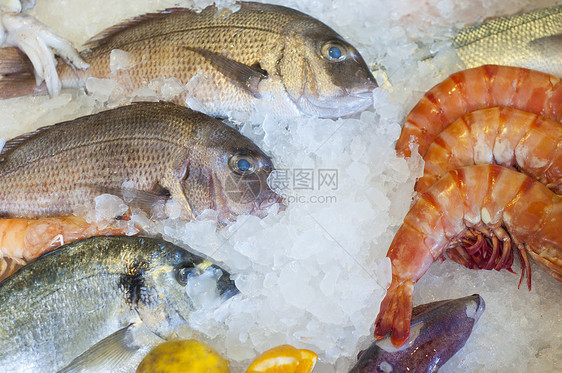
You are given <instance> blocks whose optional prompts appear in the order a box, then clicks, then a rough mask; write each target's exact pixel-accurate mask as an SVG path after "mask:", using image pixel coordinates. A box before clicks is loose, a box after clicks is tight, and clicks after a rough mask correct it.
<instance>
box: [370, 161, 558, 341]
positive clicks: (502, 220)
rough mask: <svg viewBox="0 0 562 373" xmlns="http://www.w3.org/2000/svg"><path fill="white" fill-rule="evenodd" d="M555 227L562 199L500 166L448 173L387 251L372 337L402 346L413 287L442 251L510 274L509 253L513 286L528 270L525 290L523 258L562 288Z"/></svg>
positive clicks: (416, 207)
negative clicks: (385, 280) (517, 264)
mask: <svg viewBox="0 0 562 373" xmlns="http://www.w3.org/2000/svg"><path fill="white" fill-rule="evenodd" d="M561 221H562V196H559V195H556V194H554V193H553V192H552V191H550V190H549V189H548V188H547V187H546V186H544V185H543V184H541V183H540V182H538V181H536V180H534V179H532V178H530V177H528V176H526V175H524V174H522V173H520V172H517V171H513V170H510V169H508V168H505V167H502V166H498V165H478V166H468V167H463V168H459V169H456V170H454V171H450V172H448V173H447V174H445V175H444V176H443V177H442V178H441V179H439V181H437V182H436V183H435V184H433V185H432V186H431V187H430V188H429V189H427V190H426V191H425V192H424V193H422V194H421V195H420V197H419V198H418V200H417V201H416V203H415V204H414V205H413V206H412V208H411V209H410V211H409V212H408V214H407V215H406V217H405V218H404V224H403V225H402V226H401V227H400V229H399V230H398V232H397V233H396V236H395V237H394V240H393V241H392V243H391V245H390V248H389V250H388V253H387V257H389V258H390V260H391V262H392V282H391V284H390V287H389V288H388V290H387V293H386V296H385V298H384V299H383V301H382V303H381V306H380V312H379V315H378V316H377V320H376V322H375V337H376V338H377V339H380V338H383V337H384V336H385V335H386V334H387V333H389V332H392V338H391V340H392V343H393V344H394V345H395V346H400V345H402V344H404V342H405V341H406V340H407V339H408V337H409V333H410V319H411V315H412V294H413V287H414V283H415V282H417V281H418V280H419V279H420V278H421V277H422V276H423V275H424V274H425V272H426V271H427V270H428V269H429V267H430V266H431V264H432V263H433V262H434V261H435V260H437V259H441V258H443V257H442V254H443V253H444V252H445V250H447V249H451V248H455V249H456V250H457V251H458V252H461V253H463V255H465V258H464V259H465V260H471V256H475V257H476V259H474V260H479V261H481V262H484V263H483V268H487V269H496V270H500V269H502V268H508V269H509V268H510V267H511V263H512V262H513V250H512V249H511V248H512V247H514V248H516V249H518V250H517V252H518V253H519V258H520V261H521V268H522V273H521V279H520V280H519V284H521V281H522V279H523V277H524V274H525V271H526V272H527V283H528V286H529V289H530V288H531V272H530V269H531V267H530V264H529V261H528V258H527V253H529V255H530V256H531V257H532V258H534V259H535V260H537V262H538V263H539V264H541V265H542V266H544V267H545V268H546V269H547V270H548V271H549V272H550V274H551V275H552V276H553V277H554V278H556V279H557V280H558V281H562V230H561V229H560V222H561ZM474 240H476V242H474ZM482 241H485V242H491V246H492V248H490V247H489V245H488V246H486V245H484V244H482ZM483 251H486V252H483Z"/></svg>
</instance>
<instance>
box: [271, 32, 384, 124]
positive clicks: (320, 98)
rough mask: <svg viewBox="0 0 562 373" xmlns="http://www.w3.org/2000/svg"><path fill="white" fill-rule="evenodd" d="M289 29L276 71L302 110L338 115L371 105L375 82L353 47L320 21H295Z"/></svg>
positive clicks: (352, 112)
mask: <svg viewBox="0 0 562 373" xmlns="http://www.w3.org/2000/svg"><path fill="white" fill-rule="evenodd" d="M289 29H290V31H287V32H288V33H289V34H290V35H291V36H290V37H287V38H286V42H285V43H286V44H285V48H284V52H283V56H282V59H281V61H280V62H279V73H280V76H281V79H282V80H283V85H284V87H285V90H286V91H287V93H288V94H289V96H290V98H291V100H292V101H293V102H294V103H295V105H296V106H297V107H298V108H299V110H300V111H301V112H302V113H304V114H306V115H309V116H312V117H320V118H339V117H345V116H350V115H353V114H355V113H358V112H360V111H362V110H364V109H366V108H368V107H370V106H371V105H372V104H373V90H374V89H375V88H376V87H378V85H377V82H376V80H375V78H374V77H373V74H372V73H371V71H370V70H369V68H368V66H367V64H366V63H365V60H364V59H363V57H362V56H361V54H360V53H359V52H358V51H357V49H355V47H353V46H352V45H351V44H349V43H348V42H347V41H345V40H344V39H343V38H342V37H341V36H339V35H338V34H337V33H336V32H335V31H333V30H332V29H330V28H329V27H328V26H326V25H324V24H323V23H321V22H318V23H312V24H310V22H297V23H296V24H293V25H292V26H290V27H289Z"/></svg>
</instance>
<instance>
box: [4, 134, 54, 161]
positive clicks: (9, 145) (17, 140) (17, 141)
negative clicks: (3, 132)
mask: <svg viewBox="0 0 562 373" xmlns="http://www.w3.org/2000/svg"><path fill="white" fill-rule="evenodd" d="M51 127H52V126H44V127H40V128H37V129H36V130H35V131H33V132H29V133H24V134H23V135H19V136H17V137H14V138H13V139H10V140H8V141H6V143H5V144H4V147H3V148H2V151H0V162H1V161H3V160H4V157H5V156H6V154H8V153H9V152H10V151H12V150H13V149H15V148H17V147H18V146H20V145H21V144H23V143H24V142H26V141H27V140H29V139H31V138H33V137H35V136H37V135H38V134H40V133H42V132H43V131H46V130H47V129H49V128H51Z"/></svg>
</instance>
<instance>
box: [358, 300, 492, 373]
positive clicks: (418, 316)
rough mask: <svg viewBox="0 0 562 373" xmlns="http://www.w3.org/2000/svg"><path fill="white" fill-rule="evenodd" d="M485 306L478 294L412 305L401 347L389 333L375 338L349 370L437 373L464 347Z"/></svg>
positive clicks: (359, 371) (367, 372) (359, 372)
mask: <svg viewBox="0 0 562 373" xmlns="http://www.w3.org/2000/svg"><path fill="white" fill-rule="evenodd" d="M484 309H485V303H484V300H483V299H482V297H481V296H480V295H478V294H474V295H471V296H468V297H464V298H458V299H449V300H444V301H439V302H432V303H427V304H422V305H420V306H417V307H414V310H413V313H412V322H411V325H410V326H411V333H410V339H409V340H408V341H407V342H406V343H405V344H404V345H403V346H402V347H400V348H396V347H394V345H393V344H392V342H391V341H390V335H388V336H386V337H385V338H383V339H381V340H379V341H375V342H374V343H373V344H371V346H370V347H369V348H368V349H367V350H365V351H363V352H361V353H360V355H359V359H358V361H357V363H356V364H355V366H354V367H353V368H352V369H351V370H350V371H349V373H374V372H408V373H426V372H427V373H429V372H437V371H438V370H439V368H440V367H441V366H442V365H443V364H445V363H446V362H447V361H448V360H449V359H450V358H451V357H452V356H453V355H454V354H455V353H457V351H458V350H460V349H461V348H462V347H463V346H464V344H465V343H466V341H467V339H468V337H470V334H471V333H472V328H473V327H474V325H475V324H476V322H477V321H478V319H479V318H480V316H481V315H482V313H483V312H484Z"/></svg>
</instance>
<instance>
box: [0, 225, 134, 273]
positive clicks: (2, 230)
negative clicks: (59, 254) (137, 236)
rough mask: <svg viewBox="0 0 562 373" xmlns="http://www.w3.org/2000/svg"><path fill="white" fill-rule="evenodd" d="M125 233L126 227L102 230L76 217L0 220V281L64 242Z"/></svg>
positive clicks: (110, 227) (103, 228)
mask: <svg viewBox="0 0 562 373" xmlns="http://www.w3.org/2000/svg"><path fill="white" fill-rule="evenodd" d="M127 233H128V227H126V226H124V227H113V226H107V227H101V226H99V225H98V224H96V223H88V222H87V221H86V220H84V219H82V218H79V217H76V216H65V217H53V218H43V219H36V220H30V219H0V281H1V280H3V279H4V278H6V277H8V276H10V275H11V274H12V273H14V272H15V271H16V270H17V269H18V268H20V267H21V266H23V265H25V264H27V263H29V262H31V261H33V260H35V259H36V258H37V257H39V256H40V255H42V254H45V253H47V252H49V251H51V250H54V249H56V248H57V247H59V246H62V245H64V244H66V243H69V242H73V241H77V240H80V239H83V238H88V237H92V236H101V235H107V236H108V235H124V234H127ZM132 233H135V232H132Z"/></svg>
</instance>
